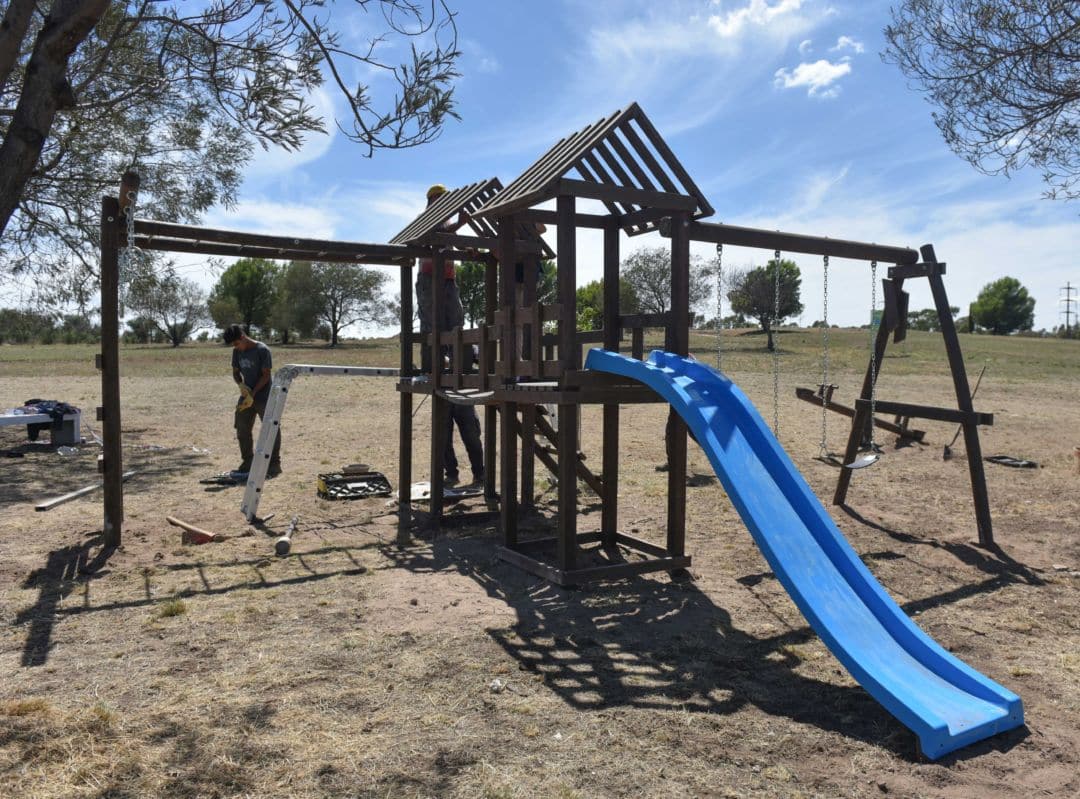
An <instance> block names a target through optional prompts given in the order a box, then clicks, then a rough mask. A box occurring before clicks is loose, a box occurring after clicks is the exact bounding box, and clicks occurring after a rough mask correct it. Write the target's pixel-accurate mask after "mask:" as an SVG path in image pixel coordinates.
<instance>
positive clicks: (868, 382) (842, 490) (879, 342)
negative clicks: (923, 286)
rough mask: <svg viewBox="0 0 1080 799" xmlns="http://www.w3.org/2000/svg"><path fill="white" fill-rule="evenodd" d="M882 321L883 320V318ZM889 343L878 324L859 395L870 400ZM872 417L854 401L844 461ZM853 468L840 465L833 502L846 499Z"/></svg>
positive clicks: (897, 281)
mask: <svg viewBox="0 0 1080 799" xmlns="http://www.w3.org/2000/svg"><path fill="white" fill-rule="evenodd" d="M893 282H894V284H895V289H896V292H897V293H899V292H900V291H901V290H902V289H903V287H904V279H903V278H896V279H895V280H894V281H893ZM883 321H884V320H883ZM888 343H889V329H888V327H886V326H885V325H884V324H882V325H879V326H878V330H877V335H876V336H875V337H874V361H873V364H867V365H866V374H865V375H864V376H863V383H862V390H861V391H860V392H859V397H861V398H862V399H864V400H866V401H867V403H868V402H869V401H870V395H871V392H873V391H874V390H875V389H874V385H875V383H876V381H877V378H878V376H879V375H880V374H881V367H882V362H883V361H884V360H885V347H886V345H887V344H888ZM871 424H873V419H871V418H870V406H869V405H868V404H866V403H860V402H857V403H855V416H854V417H853V418H852V420H851V432H850V433H848V440H847V447H846V448H845V449H844V463H845V464H848V463H853V462H854V461H855V456H856V455H857V454H858V453H859V446H860V445H861V444H862V442H863V441H864V440H866V437H867V431H869V429H870V425H871ZM853 472H854V469H848V468H846V467H841V469H840V475H839V476H838V477H837V478H836V492H835V493H834V494H833V504H834V505H843V504H844V503H845V502H846V501H847V492H848V487H849V486H850V485H851V475H852V473H853Z"/></svg>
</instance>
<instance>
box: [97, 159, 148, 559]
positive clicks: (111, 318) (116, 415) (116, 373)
mask: <svg viewBox="0 0 1080 799" xmlns="http://www.w3.org/2000/svg"><path fill="white" fill-rule="evenodd" d="M138 190H139V176H138V175H137V174H136V173H134V172H125V173H124V176H123V178H122V179H121V181H120V199H119V200H117V199H116V198H113V197H104V198H102V201H101V404H102V419H101V439H102V447H101V449H102V458H103V472H104V474H103V475H102V477H103V487H104V490H105V502H104V521H103V525H102V542H103V545H104V546H105V547H109V548H115V547H118V546H120V544H121V542H122V538H123V533H122V531H123V525H124V462H123V439H122V434H121V432H120V247H122V246H123V247H127V246H128V241H127V238H126V236H125V235H124V230H125V227H126V223H127V217H126V216H125V215H124V214H125V213H133V212H134V202H135V194H136V193H137V192H138Z"/></svg>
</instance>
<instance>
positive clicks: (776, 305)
mask: <svg viewBox="0 0 1080 799" xmlns="http://www.w3.org/2000/svg"><path fill="white" fill-rule="evenodd" d="M774 255H775V259H776V270H775V271H776V276H775V280H774V281H773V318H772V321H771V322H770V324H772V326H773V331H774V334H775V333H779V327H780V250H776V251H775V252H774ZM772 362H773V435H774V436H776V437H777V438H779V437H780V349H779V341H777V336H775V335H774V337H773V351H772Z"/></svg>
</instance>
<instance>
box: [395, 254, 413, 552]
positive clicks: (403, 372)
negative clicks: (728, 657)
mask: <svg viewBox="0 0 1080 799" xmlns="http://www.w3.org/2000/svg"><path fill="white" fill-rule="evenodd" d="M412 271H413V270H412V266H402V267H401V317H400V320H401V353H400V362H399V368H400V376H399V378H398V379H399V380H401V381H402V382H407V381H409V380H411V379H412V375H413V359H412V355H413V348H412V329H413V294H412V293H413V287H412ZM412 409H413V395H412V392H410V391H402V392H401V393H400V397H399V399H398V414H399V416H400V419H399V421H398V532H397V542H398V544H401V545H405V544H408V543H409V524H410V522H411V521H412V434H413V423H412V413H413V410H412Z"/></svg>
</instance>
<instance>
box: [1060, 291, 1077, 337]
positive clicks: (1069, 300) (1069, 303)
mask: <svg viewBox="0 0 1080 799" xmlns="http://www.w3.org/2000/svg"><path fill="white" fill-rule="evenodd" d="M1077 291H1078V289H1077V288H1076V287H1075V286H1074V285H1073V284H1072V282H1071V281H1065V285H1064V286H1062V288H1061V293H1062V295H1063V296H1062V297H1061V298H1060V299H1058V304H1059V305H1064V306H1065V308H1064V310H1063V311H1061V313H1064V314H1065V338H1072V324H1071V321H1072V318H1073V316H1075V315H1076V297H1075V296H1074V295H1075V294H1076V292H1077Z"/></svg>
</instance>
